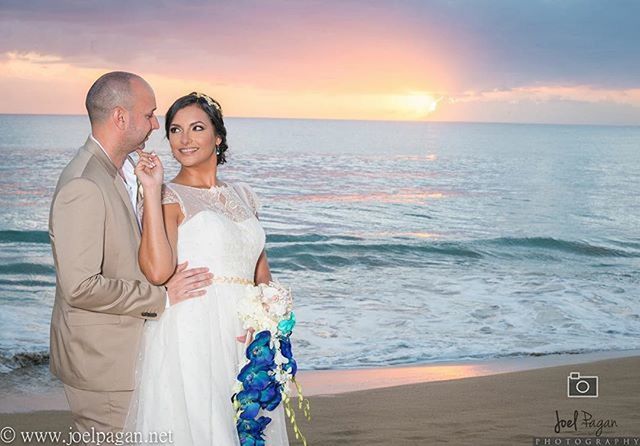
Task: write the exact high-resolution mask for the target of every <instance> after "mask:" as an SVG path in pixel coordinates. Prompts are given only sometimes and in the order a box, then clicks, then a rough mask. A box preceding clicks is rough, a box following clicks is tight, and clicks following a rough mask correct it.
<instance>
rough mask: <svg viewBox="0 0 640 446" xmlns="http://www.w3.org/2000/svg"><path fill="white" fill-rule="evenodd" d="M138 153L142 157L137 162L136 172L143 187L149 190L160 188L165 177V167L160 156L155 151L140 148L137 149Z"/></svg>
mask: <svg viewBox="0 0 640 446" xmlns="http://www.w3.org/2000/svg"><path fill="white" fill-rule="evenodd" d="M136 153H137V154H138V156H139V157H140V158H139V159H138V164H136V168H135V173H136V176H137V177H138V180H139V181H140V183H142V187H143V188H145V189H147V190H151V189H154V188H157V189H160V187H161V186H162V180H163V179H164V167H163V166H162V161H160V157H159V156H158V155H156V154H155V153H147V152H143V151H142V150H140V149H138V150H136Z"/></svg>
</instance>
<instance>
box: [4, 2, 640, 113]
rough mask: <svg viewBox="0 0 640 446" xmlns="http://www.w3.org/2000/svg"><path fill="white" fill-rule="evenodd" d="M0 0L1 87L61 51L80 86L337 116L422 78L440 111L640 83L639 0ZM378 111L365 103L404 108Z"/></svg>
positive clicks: (608, 92)
mask: <svg viewBox="0 0 640 446" xmlns="http://www.w3.org/2000/svg"><path fill="white" fill-rule="evenodd" d="M0 7H1V8H2V9H1V11H2V13H1V14H0V58H2V57H4V62H3V63H2V64H0V80H2V82H4V83H5V85H6V88H5V89H11V88H13V87H12V85H13V86H15V85H17V84H16V83H15V82H18V80H19V79H20V75H19V74H16V73H17V72H16V70H15V67H16V66H17V65H16V64H17V63H18V61H20V60H21V61H22V62H24V63H23V65H21V66H22V67H23V68H24V69H25V70H27V71H29V70H31V71H29V72H31V73H34V72H38V73H39V74H40V76H42V77H41V81H40V82H43V85H42V91H44V90H45V86H44V85H45V84H44V82H46V78H47V73H55V69H54V68H53V66H54V65H56V64H58V65H60V66H64V67H66V68H65V69H66V70H67V73H69V72H71V71H73V69H77V70H78V73H81V74H78V76H79V77H80V78H81V79H85V77H84V76H86V82H87V83H89V85H90V81H89V76H90V74H92V73H100V72H105V71H109V70H115V69H122V70H127V71H134V72H137V73H139V74H141V75H143V76H144V77H145V78H149V79H155V81H156V82H157V83H158V85H159V86H161V87H160V90H161V91H166V92H170V93H171V94H173V93H174V92H175V93H177V92H178V90H179V88H178V87H179V86H180V85H182V86H184V85H186V84H189V85H199V86H200V87H202V88H208V89H210V90H208V91H214V92H216V93H215V94H218V93H219V94H221V95H223V96H224V95H227V94H229V95H231V94H232V93H234V94H240V96H241V97H242V98H243V99H246V100H247V101H249V102H250V103H251V104H253V105H252V106H248V105H247V109H251V110H253V111H254V112H256V113H257V112H260V113H262V112H264V111H265V110H266V109H267V108H268V107H266V106H265V105H264V104H266V101H268V100H273V98H281V101H280V102H285V103H287V104H288V105H287V106H288V107H290V108H291V110H292V113H293V112H294V111H295V112H296V113H298V112H299V111H300V110H301V108H302V105H298V104H297V103H296V102H295V101H296V100H300V101H307V100H312V101H315V102H314V103H313V104H306V106H307V108H309V107H312V106H313V105H314V104H315V108H316V109H317V110H320V109H321V110H324V111H323V113H325V112H326V113H329V112H330V110H331V109H333V110H334V113H335V114H336V115H340V116H341V117H343V116H347V115H348V113H355V112H356V110H364V108H365V105H370V104H373V105H374V108H375V106H378V105H379V104H387V105H388V103H389V102H388V98H391V97H394V96H395V97H403V96H404V95H407V94H410V93H411V92H415V91H419V92H424V93H425V94H428V95H430V96H433V97H434V98H440V97H444V98H446V100H445V101H444V102H443V103H442V105H443V106H444V105H446V104H448V105H447V107H443V109H446V110H448V111H444V110H443V111H438V112H437V113H435V114H434V115H433V117H434V119H435V118H437V117H438V116H449V115H447V113H451V110H452V109H457V110H462V109H463V108H467V109H469V110H471V109H472V107H471V106H470V105H469V104H471V103H475V104H480V103H484V104H485V105H486V104H488V103H498V102H500V101H503V102H506V103H511V104H512V105H514V106H515V104H517V103H518V102H519V103H521V104H522V103H524V102H527V103H528V102H531V103H542V102H545V103H547V102H553V101H565V102H566V103H572V104H573V103H574V102H575V103H581V102H584V103H590V104H596V103H607V104H617V105H619V106H620V107H623V108H624V107H631V110H635V108H636V107H637V96H636V95H637V92H636V91H637V89H638V88H640V77H639V76H638V75H637V73H639V72H640V44H639V42H640V2H637V1H634V0H619V1H616V2H606V1H595V0H581V1H578V0H565V1H563V2H556V1H551V0H530V1H526V2H518V1H511V0H474V1H464V2H463V1H445V0H441V1H424V0H404V1H397V2H389V1H383V0H342V1H336V0H325V1H320V0H307V1H302V0H296V1H294V0H273V1H269V2H263V1H258V0H255V1H249V0H239V1H235V2H215V3H214V2H208V1H204V0H203V1H194V0H191V1H185V0H183V1H178V0H174V1H166V0H154V1H152V0H139V1H130V0H128V1H124V0H115V1H110V2H104V1H102V2H96V1H78V0H58V1H56V2H51V1H45V0H32V1H29V2H19V1H15V0H2V3H1V6H0ZM3 55H4V56H3ZM9 57H11V58H12V60H11V61H10V62H11V63H9V61H8V58H9ZM10 66H13V67H14V69H13V70H12V71H8V69H9V68H8V67H10ZM27 67H28V68H27ZM37 67H41V68H40V69H38V68H37ZM44 67H46V68H44ZM15 76H18V77H17V78H16V77H15ZM49 76H51V74H49ZM23 77H24V75H23ZM50 79H51V80H52V82H53V81H54V79H57V78H55V77H50ZM33 82H36V80H33ZM56 82H63V81H62V80H56ZM20 85H23V84H20ZM65 85H66V84H65ZM84 87H85V86H84V84H83V85H82V88H84ZM76 88H80V87H79V86H76ZM188 89H189V90H191V89H193V88H188ZM243 92H244V93H243ZM247 92H251V94H253V95H254V96H248V94H247ZM242 93H243V94H242ZM74 94H79V93H74ZM255 95H257V96H255ZM53 96H55V95H53ZM285 97H286V98H288V99H287V100H283V99H282V98H285ZM338 97H339V98H342V99H340V100H336V98H338ZM56 98H57V97H56ZM292 98H295V100H294V99H292ZM332 101H333V103H334V104H335V106H333V107H332V106H331V104H332ZM349 101H355V102H356V103H357V102H358V101H360V102H361V104H360V106H358V104H352V103H351V102H349ZM54 102H55V101H52V103H54ZM256 104H263V105H260V106H257V105H256ZM453 105H455V107H453ZM337 107H343V108H342V109H338V108H337ZM271 108H274V107H271ZM614 108H615V107H614ZM569 109H570V110H572V112H579V110H578V108H573V107H569V108H567V110H569ZM347 110H348V113H347V112H346V111H347ZM385 110H386V111H383V110H382V108H380V109H379V110H378V111H377V112H375V111H373V112H371V113H366V112H362V113H363V114H364V115H366V116H367V117H370V116H378V115H379V114H383V113H387V116H390V117H395V116H403V114H402V111H396V112H392V111H390V110H389V109H388V107H387V108H386V109H385ZM474 110H475V112H474V113H478V112H479V110H480V109H474ZM616 110H621V109H620V108H616ZM624 110H625V113H627V111H628V110H627V109H626V108H624ZM241 114H243V115H244V113H241ZM322 116H324V114H322ZM456 116H457V115H456ZM464 116H467V114H464ZM625 116H626V114H625Z"/></svg>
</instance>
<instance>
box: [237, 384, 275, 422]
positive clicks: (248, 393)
mask: <svg viewBox="0 0 640 446" xmlns="http://www.w3.org/2000/svg"><path fill="white" fill-rule="evenodd" d="M267 388H269V387H267ZM260 395H261V393H260V392H259V391H257V390H243V391H241V392H240V393H238V394H237V395H236V399H237V400H238V402H239V403H240V408H241V409H242V413H240V417H241V418H255V417H256V415H258V412H259V411H260V403H259V401H260Z"/></svg>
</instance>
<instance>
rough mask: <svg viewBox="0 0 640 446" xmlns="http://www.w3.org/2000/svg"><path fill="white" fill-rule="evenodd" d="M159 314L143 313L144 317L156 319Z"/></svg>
mask: <svg viewBox="0 0 640 446" xmlns="http://www.w3.org/2000/svg"><path fill="white" fill-rule="evenodd" d="M157 315H158V313H142V317H156V316H157Z"/></svg>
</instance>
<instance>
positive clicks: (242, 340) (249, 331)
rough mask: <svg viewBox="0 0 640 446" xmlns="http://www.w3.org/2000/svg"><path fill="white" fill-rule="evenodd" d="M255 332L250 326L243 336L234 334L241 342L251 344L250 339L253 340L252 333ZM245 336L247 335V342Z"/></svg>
mask: <svg viewBox="0 0 640 446" xmlns="http://www.w3.org/2000/svg"><path fill="white" fill-rule="evenodd" d="M254 332H255V330H254V329H253V328H250V329H249V330H247V332H246V333H245V334H244V336H236V339H237V340H238V342H242V343H243V344H244V343H247V344H251V341H253V333H254ZM247 336H248V337H249V341H248V342H247Z"/></svg>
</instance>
